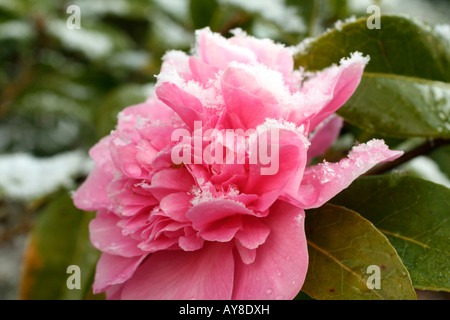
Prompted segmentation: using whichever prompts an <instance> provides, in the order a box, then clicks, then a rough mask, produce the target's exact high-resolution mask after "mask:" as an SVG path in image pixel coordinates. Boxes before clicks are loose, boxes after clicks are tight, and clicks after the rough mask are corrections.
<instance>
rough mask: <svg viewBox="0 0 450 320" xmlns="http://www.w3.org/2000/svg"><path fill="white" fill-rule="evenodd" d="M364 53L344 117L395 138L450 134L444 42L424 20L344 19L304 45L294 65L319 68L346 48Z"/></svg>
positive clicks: (448, 60)
mask: <svg viewBox="0 0 450 320" xmlns="http://www.w3.org/2000/svg"><path fill="white" fill-rule="evenodd" d="M355 51H359V52H362V53H363V54H364V55H368V56H370V62H369V64H368V65H367V66H366V69H365V73H364V76H363V79H362V81H361V84H360V86H359V87H358V89H357V90H356V92H355V94H354V95H353V96H352V97H351V98H350V99H349V101H348V102H347V103H346V104H345V105H344V106H343V107H342V108H340V109H339V111H338V113H339V114H340V115H341V116H343V117H344V118H345V119H346V120H347V121H348V122H350V123H353V124H355V125H358V126H360V127H363V128H365V129H367V130H369V131H372V132H377V133H379V134H384V135H388V136H393V137H399V138H409V137H415V136H419V137H426V138H449V137H450V125H449V119H450V84H449V82H450V42H449V41H448V39H444V37H443V36H442V35H441V34H440V33H439V32H438V31H436V29H435V28H432V27H431V26H429V25H426V24H424V23H421V22H419V21H416V20H413V19H410V18H407V17H404V16H382V17H381V29H369V28H368V27H367V20H366V18H361V19H358V20H356V21H354V22H349V23H344V24H342V25H341V26H340V27H339V29H332V30H329V31H328V32H326V33H325V34H323V35H322V36H320V37H318V38H316V39H313V40H311V41H310V42H309V44H307V45H305V48H304V50H302V52H301V53H299V54H298V55H297V56H296V58H295V60H296V64H297V66H302V67H305V68H306V69H308V70H321V69H324V68H326V67H328V66H330V65H331V64H333V63H338V62H339V61H340V60H341V59H342V58H343V57H349V56H350V54H351V53H352V52H355Z"/></svg>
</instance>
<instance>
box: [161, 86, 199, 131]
mask: <svg viewBox="0 0 450 320" xmlns="http://www.w3.org/2000/svg"><path fill="white" fill-rule="evenodd" d="M156 94H157V95H158V98H159V99H160V100H161V101H163V102H164V103H165V104H166V105H168V106H169V107H170V108H172V109H173V111H175V112H176V113H177V114H178V116H179V117H180V118H181V119H182V120H183V121H184V123H185V124H186V126H187V127H189V128H190V129H191V130H194V122H195V121H203V120H204V116H203V114H202V113H203V105H202V103H201V102H200V101H199V100H198V99H197V98H196V97H194V96H193V95H191V94H189V93H187V92H185V91H183V90H181V89H180V88H179V87H178V86H176V85H175V84H173V83H169V82H164V83H163V84H161V85H160V86H159V87H158V88H156Z"/></svg>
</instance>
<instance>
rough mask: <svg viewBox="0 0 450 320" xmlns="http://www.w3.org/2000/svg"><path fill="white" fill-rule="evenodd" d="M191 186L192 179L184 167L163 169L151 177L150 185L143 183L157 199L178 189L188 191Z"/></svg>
mask: <svg viewBox="0 0 450 320" xmlns="http://www.w3.org/2000/svg"><path fill="white" fill-rule="evenodd" d="M193 186H194V179H193V178H192V176H191V174H190V173H189V171H187V170H186V169H185V168H178V169H172V168H168V169H163V170H161V171H159V172H158V173H156V174H155V175H154V176H153V177H152V180H151V184H150V185H145V186H144V185H143V187H144V188H145V189H147V190H149V191H151V193H152V194H153V196H154V197H155V198H156V199H158V200H159V201H161V200H162V199H163V198H164V197H165V196H167V195H168V194H170V193H174V192H178V191H186V192H189V191H191V190H192V187H193Z"/></svg>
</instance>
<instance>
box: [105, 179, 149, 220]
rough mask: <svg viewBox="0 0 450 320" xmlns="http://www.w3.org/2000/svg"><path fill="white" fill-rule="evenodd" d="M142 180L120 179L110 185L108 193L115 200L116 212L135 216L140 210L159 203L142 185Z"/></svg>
mask: <svg viewBox="0 0 450 320" xmlns="http://www.w3.org/2000/svg"><path fill="white" fill-rule="evenodd" d="M139 181H140V180H132V179H120V180H115V181H113V182H112V183H110V184H109V185H108V195H109V198H110V199H111V201H112V202H114V205H115V206H114V212H115V213H116V214H120V215H122V216H125V217H127V216H133V215H135V214H137V213H138V212H139V211H141V210H143V209H145V208H148V209H149V210H150V209H151V207H153V206H155V205H156V204H158V200H156V199H155V198H154V197H153V196H152V194H151V193H150V191H149V190H146V189H145V188H142V187H140V185H141V183H140V182H139Z"/></svg>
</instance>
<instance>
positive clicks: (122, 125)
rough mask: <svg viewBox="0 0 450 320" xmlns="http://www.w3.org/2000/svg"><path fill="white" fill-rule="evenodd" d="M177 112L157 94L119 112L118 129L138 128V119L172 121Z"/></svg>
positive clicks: (129, 129)
mask: <svg viewBox="0 0 450 320" xmlns="http://www.w3.org/2000/svg"><path fill="white" fill-rule="evenodd" d="M174 115H175V113H174V112H173V110H171V109H170V108H169V107H168V106H167V105H165V104H164V103H162V102H161V101H160V100H158V99H156V97H155V96H152V97H151V98H149V99H148V100H147V101H146V102H144V103H140V104H137V105H133V106H130V107H127V108H125V109H124V110H122V111H121V112H120V113H119V116H118V125H117V129H118V130H119V131H131V130H134V129H135V128H136V124H137V121H138V119H139V120H140V121H141V120H143V119H150V120H153V119H158V120H159V121H160V122H161V123H170V122H171V121H172V118H173V116H174Z"/></svg>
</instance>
